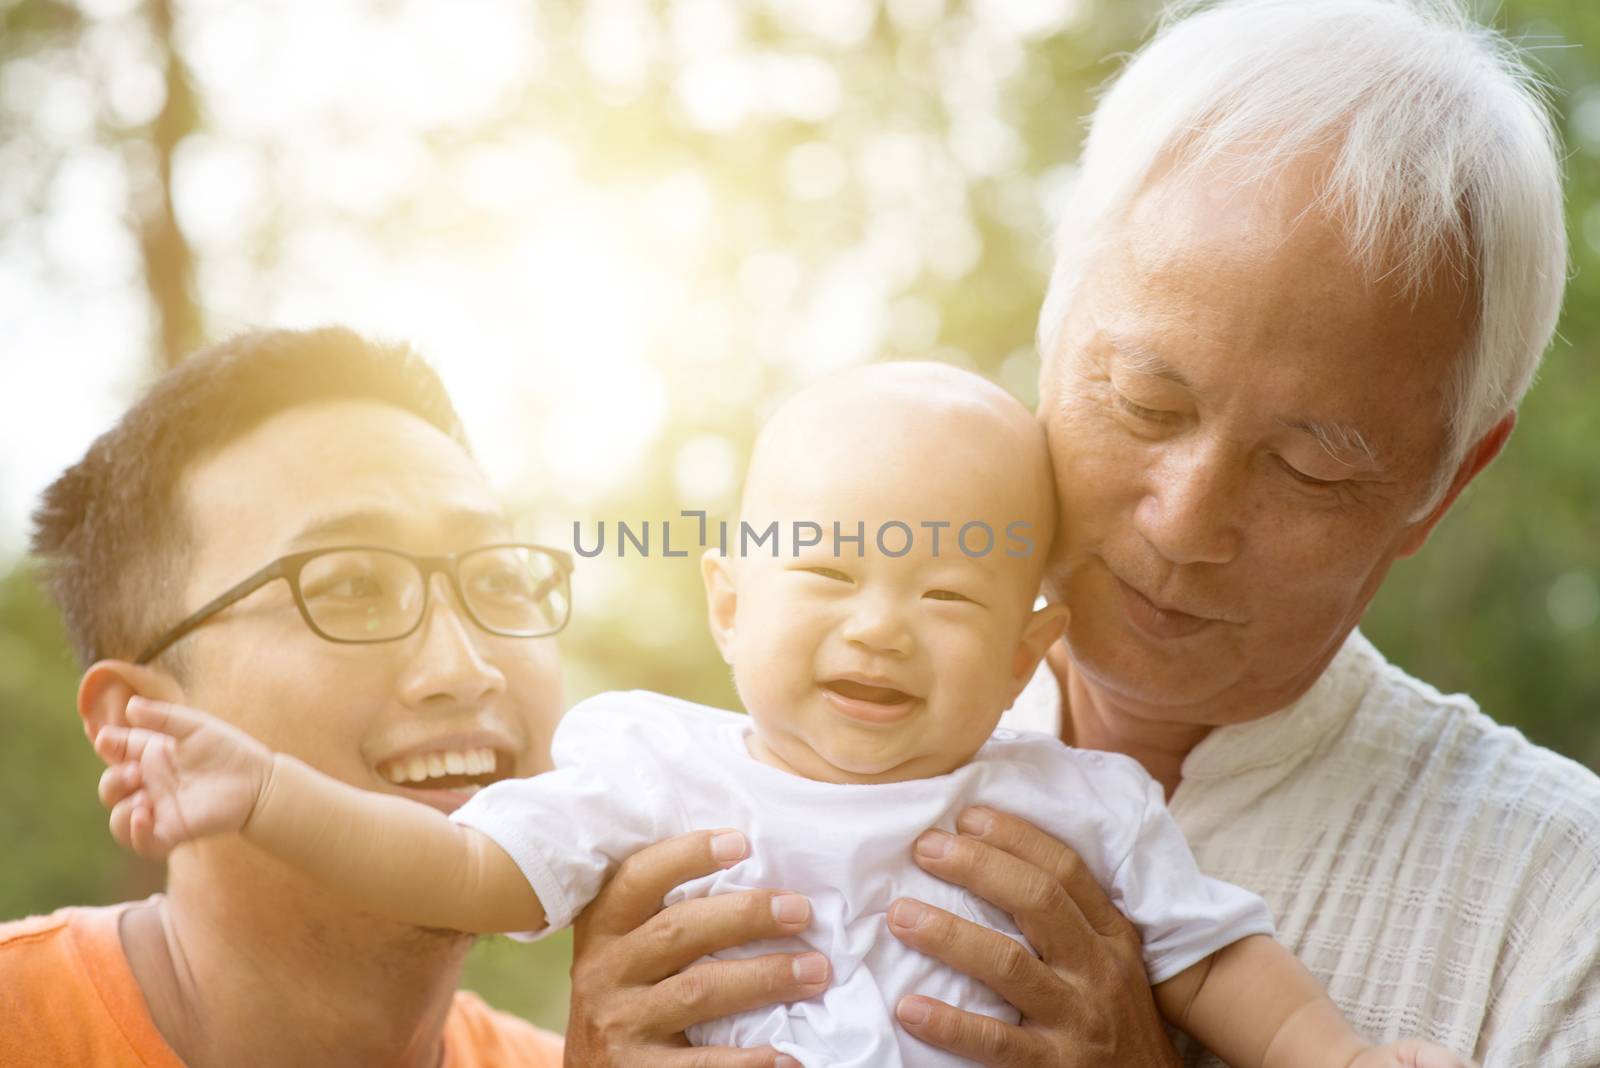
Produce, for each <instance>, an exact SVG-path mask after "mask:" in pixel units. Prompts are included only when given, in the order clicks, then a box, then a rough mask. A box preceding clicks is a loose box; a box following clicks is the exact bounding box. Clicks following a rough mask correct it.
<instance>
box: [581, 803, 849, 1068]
mask: <svg viewBox="0 0 1600 1068" xmlns="http://www.w3.org/2000/svg"><path fill="white" fill-rule="evenodd" d="M748 848H749V846H748V844H747V842H746V841H745V838H744V836H743V835H742V834H739V833H738V832H737V831H696V832H693V833H691V834H685V835H679V836H678V837H676V838H669V839H667V840H666V841H664V842H658V843H656V844H655V845H653V846H649V847H647V848H645V849H641V850H640V851H639V852H637V853H635V854H634V855H633V856H631V857H629V858H628V859H627V860H626V861H624V862H623V864H622V866H621V867H620V868H619V869H618V871H617V874H616V875H615V876H614V877H613V878H612V880H611V882H610V883H609V884H607V886H606V888H605V889H604V890H603V891H601V893H600V896H599V897H598V898H596V899H595V900H594V902H593V903H592V904H591V905H590V906H589V907H588V908H587V909H586V910H585V911H584V913H583V915H581V916H579V917H578V921H577V923H576V924H575V925H574V928H573V935H574V939H573V961H572V1011H571V1015H570V1017H569V1018H568V1022H567V1050H566V1061H565V1063H567V1064H568V1065H572V1066H579V1065H581V1066H583V1068H633V1066H646V1068H670V1066H677V1065H682V1066H686V1068H687V1066H693V1068H798V1065H797V1064H796V1062H795V1061H794V1060H793V1059H792V1058H790V1057H785V1056H782V1055H780V1054H778V1053H777V1052H775V1051H774V1050H772V1049H771V1048H770V1047H762V1048H760V1049H728V1048H713V1047H701V1048H698V1049H690V1048H688V1041H687V1040H686V1039H685V1038H684V1036H683V1032H684V1030H685V1029H686V1028H688V1027H690V1026H692V1025H694V1024H697V1023H702V1022H704V1021H707V1020H714V1019H716V1018H717V1017H719V1016H728V1015H731V1014H733V1013H737V1012H743V1011H744V1010H746V1009H753V1008H757V1007H759V1006H762V1005H771V1004H774V1003H776V1002H780V1001H798V1000H800V999H802V998H809V997H815V996H816V995H818V994H820V993H822V991H823V990H825V989H826V988H827V986H828V981H829V979H830V973H829V968H828V961H827V959H826V958H824V957H823V956H822V955H821V954H820V953H800V954H789V953H774V954H768V955H767V956H763V957H753V958H751V959H749V960H729V961H710V962H706V963H703V964H696V963H695V962H696V961H698V960H699V959H700V958H701V957H703V956H705V955H706V954H708V953H712V952H715V951H717V950H720V949H726V948H728V947H730V946H736V945H742V944H743V943H746V942H754V941H758V940H760V939H763V938H781V937H785V936H792V935H795V934H797V933H799V932H800V931H803V930H805V928H806V927H807V925H808V924H810V922H811V905H810V903H809V902H808V901H806V899H805V898H803V897H800V896H799V895H798V894H785V893H782V892H779V891H774V890H752V891H749V892H746V893H741V894H722V895H718V896H716V897H706V898H697V899H694V900H691V901H682V902H679V903H678V904H676V905H673V906H672V907H671V908H667V909H663V908H662V907H661V899H662V898H663V897H665V896H666V894H667V892H668V891H669V890H671V889H672V888H673V887H675V886H677V885H678V884H680V883H683V882H687V881H688V880H690V879H694V878H698V877H699V876H702V875H707V874H710V873H711V872H713V871H716V870H717V869H718V868H725V867H728V866H729V865H730V864H732V863H733V862H735V861H737V860H739V859H741V858H742V857H744V855H745V853H746V851H747V850H748Z"/></svg>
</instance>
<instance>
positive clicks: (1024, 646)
mask: <svg viewBox="0 0 1600 1068" xmlns="http://www.w3.org/2000/svg"><path fill="white" fill-rule="evenodd" d="M1071 618H1072V613H1071V612H1069V611H1067V606H1066V605H1064V604H1047V605H1045V606H1044V607H1043V608H1035V609H1034V610H1033V614H1032V615H1031V616H1029V617H1028V622H1027V625H1026V626H1024V627H1023V628H1022V640H1021V641H1020V642H1018V643H1017V655H1016V656H1015V657H1014V658H1013V660H1012V664H1011V700H1012V702H1013V703H1014V702H1015V701H1016V699H1017V695H1018V694H1020V693H1021V692H1022V688H1023V687H1024V686H1026V685H1028V680H1029V679H1031V678H1033V673H1034V672H1035V671H1037V670H1038V669H1039V661H1041V660H1043V659H1044V654H1045V653H1047V652H1049V651H1050V647H1051V646H1052V645H1054V644H1055V643H1056V640H1057V639H1058V638H1060V637H1061V636H1062V635H1063V634H1065V633H1066V632H1067V623H1068V621H1069V620H1071Z"/></svg>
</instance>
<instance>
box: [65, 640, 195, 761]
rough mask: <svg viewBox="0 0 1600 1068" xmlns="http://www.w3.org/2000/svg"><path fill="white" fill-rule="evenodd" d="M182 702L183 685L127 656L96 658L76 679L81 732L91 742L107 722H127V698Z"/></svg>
mask: <svg viewBox="0 0 1600 1068" xmlns="http://www.w3.org/2000/svg"><path fill="white" fill-rule="evenodd" d="M130 697H148V698H150V699H152V700H155V701H172V702H175V703H182V701H183V687H181V686H179V685H178V683H177V680H176V679H174V678H173V677H172V676H171V675H169V674H167V672H165V671H162V670H161V669H160V668H157V667H151V666H150V665H148V664H143V665H141V664H132V663H129V662H128V661H126V660H97V661H95V662H94V663H93V664H90V665H89V670H88V671H85V672H84V673H83V678H82V679H81V680H80V681H79V682H78V715H79V716H81V717H82V718H83V733H84V734H86V735H88V738H89V741H91V742H93V741H94V738H95V735H97V734H99V733H100V728H101V727H104V726H105V725H106V724H108V723H110V724H114V725H115V726H118V727H126V726H127V725H128V717H127V708H128V698H130Z"/></svg>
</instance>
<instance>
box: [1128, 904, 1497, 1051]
mask: <svg viewBox="0 0 1600 1068" xmlns="http://www.w3.org/2000/svg"><path fill="white" fill-rule="evenodd" d="M1155 996H1156V1004H1157V1005H1158V1006H1160V1008H1161V1013H1162V1015H1163V1016H1165V1017H1166V1018H1167V1020H1168V1021H1170V1022H1171V1023H1172V1024H1174V1025H1175V1026H1177V1027H1181V1028H1182V1029H1183V1030H1185V1031H1187V1032H1189V1033H1190V1034H1191V1035H1193V1036H1194V1037H1195V1038H1197V1039H1199V1040H1200V1042H1201V1043H1202V1044H1203V1045H1204V1046H1205V1047H1206V1048H1207V1049H1209V1050H1211V1052H1213V1053H1215V1054H1216V1055H1217V1056H1218V1057H1220V1058H1222V1059H1223V1060H1224V1061H1226V1062H1227V1063H1228V1064H1230V1065H1233V1068H1469V1062H1468V1061H1466V1060H1463V1059H1462V1058H1460V1057H1458V1056H1457V1055H1456V1054H1454V1053H1451V1052H1450V1051H1449V1050H1447V1049H1445V1048H1443V1047H1442V1046H1435V1045H1432V1044H1431V1043H1426V1042H1420V1041H1416V1040H1408V1041H1405V1042H1399V1043H1395V1044H1393V1045H1389V1046H1382V1047H1374V1046H1372V1045H1370V1044H1368V1043H1367V1042H1364V1041H1363V1040H1362V1039H1361V1037H1360V1036H1359V1035H1357V1034H1356V1033H1355V1031H1354V1030H1353V1029H1352V1028H1351V1027H1350V1025H1349V1024H1348V1023H1347V1022H1346V1021H1345V1018H1344V1016H1343V1015H1342V1014H1341V1013H1340V1012H1339V1009H1338V1006H1336V1005H1335V1004H1334V1003H1333V1001H1332V1000H1331V999H1330V998H1329V997H1328V995H1327V993H1326V992H1324V991H1323V989H1322V986H1321V984H1319V983H1318V982H1317V980H1316V978H1315V977H1314V976H1313V975H1312V974H1311V973H1310V972H1309V971H1307V970H1306V968H1305V966H1304V965H1302V964H1301V963H1300V962H1299V961H1298V960H1296V959H1295V956H1294V954H1292V953H1290V952H1289V951H1288V950H1286V949H1284V948H1283V947H1282V946H1280V945H1279V944H1278V943H1277V942H1275V941H1273V940H1272V939H1271V938H1269V937H1267V936H1266V935H1250V936H1249V937H1247V938H1241V939H1240V940H1239V941H1237V942H1234V943H1233V944H1232V945H1228V946H1224V947H1223V948H1222V949H1220V950H1218V951H1217V952H1216V953H1214V954H1212V955H1211V956H1210V957H1207V958H1206V959H1205V960H1203V961H1201V962H1200V963H1198V964H1196V965H1194V966H1193V967H1190V968H1187V969H1185V970H1184V971H1182V972H1179V973H1178V974H1177V975H1175V976H1173V977H1172V978H1171V979H1168V980H1167V981H1166V982H1164V983H1159V984H1157V985H1156V987H1155Z"/></svg>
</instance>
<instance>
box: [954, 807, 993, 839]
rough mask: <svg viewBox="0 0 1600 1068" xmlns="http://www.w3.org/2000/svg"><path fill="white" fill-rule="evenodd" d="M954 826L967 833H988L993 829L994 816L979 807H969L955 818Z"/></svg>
mask: <svg viewBox="0 0 1600 1068" xmlns="http://www.w3.org/2000/svg"><path fill="white" fill-rule="evenodd" d="M956 827H957V829H959V830H961V831H964V832H965V833H967V834H976V835H984V834H988V833H989V832H990V831H992V830H994V817H993V816H991V815H989V813H987V812H985V811H984V810H983V809H981V808H969V809H967V810H966V811H965V812H963V813H962V814H961V818H960V819H958V820H956Z"/></svg>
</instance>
